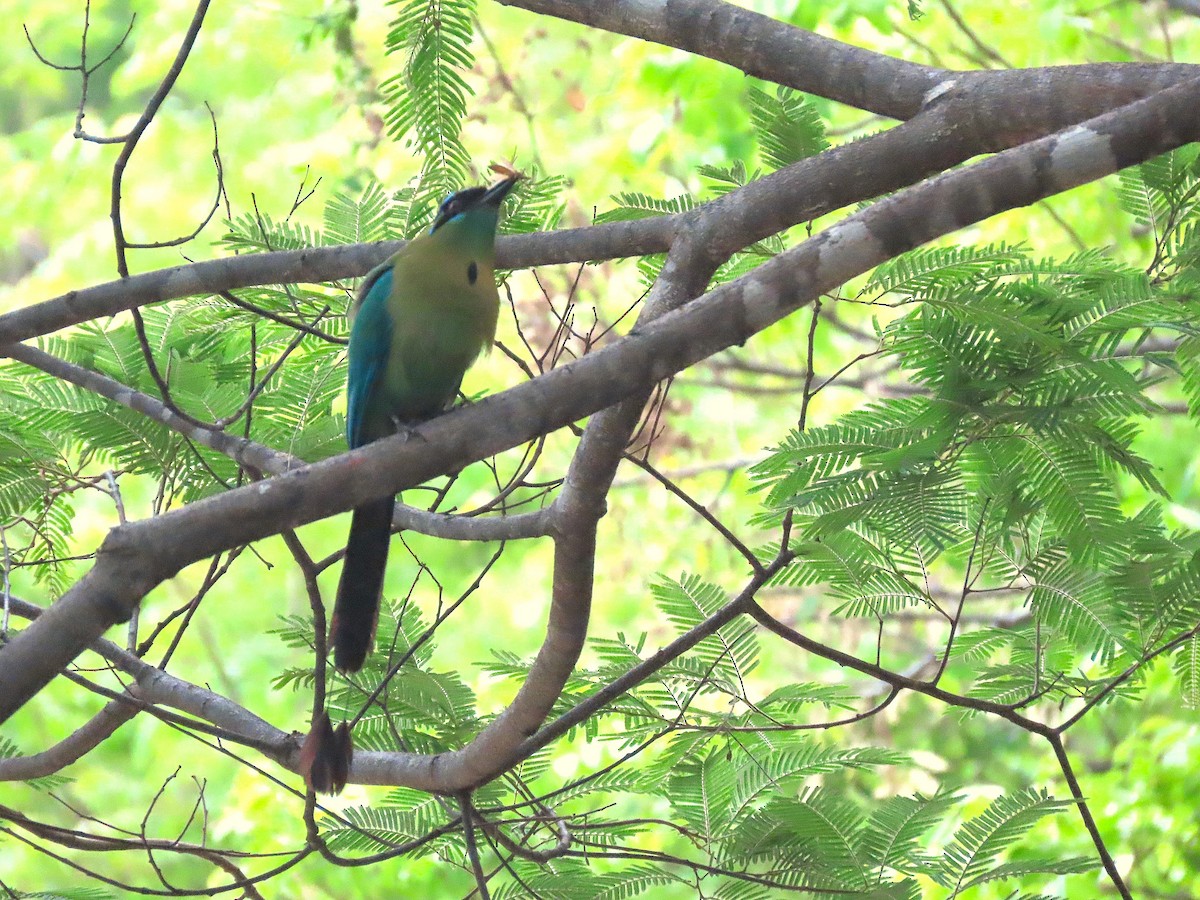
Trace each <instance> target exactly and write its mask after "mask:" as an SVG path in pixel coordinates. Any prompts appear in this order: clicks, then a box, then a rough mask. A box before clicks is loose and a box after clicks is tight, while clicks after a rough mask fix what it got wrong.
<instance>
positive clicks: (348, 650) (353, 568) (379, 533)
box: [329, 497, 396, 672]
mask: <svg viewBox="0 0 1200 900" xmlns="http://www.w3.org/2000/svg"><path fill="white" fill-rule="evenodd" d="M395 506H396V498H395V497H386V498H384V499H383V500H378V501H375V502H374V503H368V504H367V505H366V506H360V507H358V508H357V509H355V510H354V516H353V517H352V518H351V520H350V536H349V537H348V538H347V540H346V558H345V559H344V560H343V561H342V580H341V581H340V582H338V592H337V602H336V603H334V605H333V623H332V624H331V625H330V627H329V633H330V638H329V640H330V643H332V644H333V664H334V665H335V666H337V667H338V669H340V670H341V671H343V672H357V671H358V670H359V669H361V668H362V665H363V662H365V661H366V658H367V653H368V652H369V651H370V649H371V645H372V644H374V643H375V626H376V625H377V624H378V623H379V597H380V594H381V593H382V592H383V573H384V570H385V569H386V568H387V555H388V543H389V540H390V538H391V536H392V510H393V509H394V508H395Z"/></svg>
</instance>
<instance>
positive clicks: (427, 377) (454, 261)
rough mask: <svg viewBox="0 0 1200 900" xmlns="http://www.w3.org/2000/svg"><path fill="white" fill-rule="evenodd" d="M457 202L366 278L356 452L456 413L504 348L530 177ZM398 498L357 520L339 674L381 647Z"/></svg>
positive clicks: (361, 294) (337, 646)
mask: <svg viewBox="0 0 1200 900" xmlns="http://www.w3.org/2000/svg"><path fill="white" fill-rule="evenodd" d="M494 168H496V169H497V170H500V171H503V172H504V173H505V177H504V179H503V180H502V181H499V182H497V183H496V184H494V185H492V186H491V187H472V188H467V189H465V190H461V191H459V192H457V193H455V194H451V195H450V196H449V197H447V198H446V199H445V200H444V201H443V202H442V204H441V206H440V207H438V211H437V215H436V216H435V217H434V220H433V225H432V227H431V228H430V229H429V232H428V233H427V234H423V235H421V236H419V237H417V238H414V239H413V240H412V241H410V242H409V243H408V244H406V245H405V246H404V247H402V248H401V249H400V250H399V251H398V252H397V253H395V254H394V255H393V256H391V257H390V258H389V259H388V260H386V261H385V262H384V263H382V264H381V265H379V266H376V267H375V268H374V269H372V270H371V271H370V272H369V273H367V276H366V278H364V279H363V283H362V285H361V286H360V287H359V289H358V292H357V295H356V297H355V301H354V304H353V306H352V309H351V318H352V324H351V327H350V347H349V354H348V355H349V361H350V365H349V378H348V385H347V394H348V400H347V409H346V443H348V444H349V445H350V449H352V450H353V449H355V448H357V447H362V446H363V445H364V444H368V443H370V442H371V441H377V440H379V439H380V438H383V437H387V436H388V435H391V434H394V433H396V432H397V431H398V430H404V429H405V428H408V427H412V426H413V425H415V424H417V423H419V422H423V421H425V420H427V419H430V418H432V417H434V416H436V415H438V414H439V413H440V412H442V411H444V410H445V409H446V408H447V407H448V406H449V405H450V404H451V403H452V402H453V401H454V398H455V397H456V396H457V395H458V389H459V385H460V384H461V383H462V379H463V375H464V374H465V373H466V371H467V369H468V368H469V367H470V365H471V363H473V362H474V361H475V359H476V358H477V357H479V355H480V354H481V353H483V352H484V351H486V350H488V349H490V348H491V346H492V342H493V340H494V339H495V336H496V320H497V318H498V317H499V314H500V297H499V294H498V293H497V291H496V276H495V273H494V263H495V240H496V224H497V222H498V220H499V217H500V205H501V204H502V203H503V201H504V198H505V197H507V196H508V194H509V192H510V191H511V190H512V189H513V186H514V185H515V184H516V183H517V181H518V180H519V179H520V177H521V176H520V175H519V174H518V173H516V172H513V171H512V170H509V169H505V168H502V167H494ZM395 503H396V498H395V497H394V496H388V497H384V498H382V499H380V500H372V501H371V502H369V503H365V504H363V505H362V506H358V507H356V508H355V509H354V513H353V516H352V518H351V521H350V536H349V538H348V539H347V542H346V557H345V560H344V561H343V563H342V576H341V581H340V582H339V584H338V592H337V600H336V601H335V603H334V607H333V622H332V623H331V625H330V643H331V644H332V645H333V663H334V665H335V666H336V667H337V668H338V669H339V670H341V671H343V672H357V671H358V670H359V669H361V668H362V665H363V663H364V662H365V660H366V658H367V653H368V652H369V651H370V649H371V646H372V645H373V643H374V640H375V627H376V625H377V623H378V621H379V603H380V596H381V593H382V591H383V576H384V570H385V568H386V566H387V554H388V544H389V542H390V538H391V525H392V513H393V511H394V508H395Z"/></svg>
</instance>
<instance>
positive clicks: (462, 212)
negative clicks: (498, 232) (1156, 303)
mask: <svg viewBox="0 0 1200 900" xmlns="http://www.w3.org/2000/svg"><path fill="white" fill-rule="evenodd" d="M520 179H521V176H520V174H518V173H516V172H513V173H511V174H509V175H508V176H506V177H505V178H504V179H503V180H501V181H498V182H496V183H495V184H493V185H492V186H491V187H471V188H465V189H463V190H461V191H456V192H455V193H453V194H451V195H450V196H449V197H447V198H446V199H445V200H443V201H442V205H441V206H439V207H438V211H437V215H436V216H434V218H433V225H432V226H431V227H430V229H429V233H430V234H436V233H437V231H438V230H439V229H441V228H443V227H444V226H446V225H452V224H453V223H456V222H464V223H466V222H471V221H477V222H479V223H480V224H486V223H490V224H491V226H492V228H493V229H494V228H495V227H496V220H497V218H499V215H500V204H501V203H503V202H504V198H505V197H507V196H508V194H509V191H511V190H512V189H513V187H514V186H515V185H516V183H517V182H518V181H520Z"/></svg>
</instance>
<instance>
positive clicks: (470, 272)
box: [467, 260, 479, 284]
mask: <svg viewBox="0 0 1200 900" xmlns="http://www.w3.org/2000/svg"><path fill="white" fill-rule="evenodd" d="M478 277H479V266H477V265H475V260H471V264H470V265H469V266H467V283H468V284H474V283H475V279H476V278H478Z"/></svg>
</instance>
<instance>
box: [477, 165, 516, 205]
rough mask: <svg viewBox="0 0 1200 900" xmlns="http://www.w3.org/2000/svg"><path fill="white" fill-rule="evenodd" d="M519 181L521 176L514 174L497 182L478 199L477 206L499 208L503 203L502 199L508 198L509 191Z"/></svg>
mask: <svg viewBox="0 0 1200 900" xmlns="http://www.w3.org/2000/svg"><path fill="white" fill-rule="evenodd" d="M520 180H521V176H520V175H519V174H517V173H515V172H514V173H513V174H512V175H509V176H508V177H507V178H505V179H504V180H503V181H497V182H496V183H495V184H493V185H492V186H491V187H490V188H488V189H487V193H486V194H484V195H483V196H482V197H480V198H479V205H480V206H483V205H484V204H490V205H492V206H499V205H500V204H501V203H503V202H504V198H505V197H507V196H508V193H509V191H511V190H512V189H513V188H514V187H516V184H517V182H518V181H520Z"/></svg>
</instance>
